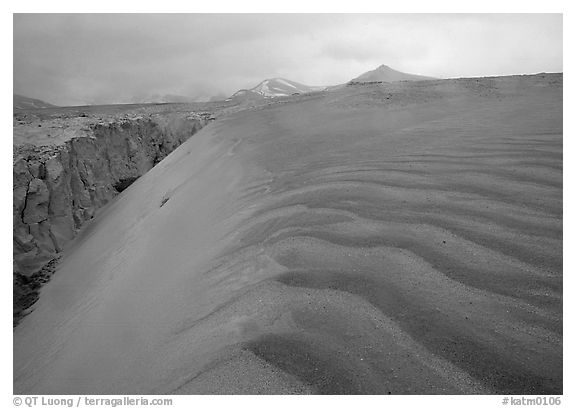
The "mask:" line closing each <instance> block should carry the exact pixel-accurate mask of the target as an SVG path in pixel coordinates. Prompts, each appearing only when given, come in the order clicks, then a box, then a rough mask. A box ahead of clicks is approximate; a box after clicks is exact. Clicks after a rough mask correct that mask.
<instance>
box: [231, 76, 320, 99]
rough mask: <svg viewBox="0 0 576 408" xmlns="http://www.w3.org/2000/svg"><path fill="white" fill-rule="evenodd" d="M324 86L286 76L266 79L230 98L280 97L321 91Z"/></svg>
mask: <svg viewBox="0 0 576 408" xmlns="http://www.w3.org/2000/svg"><path fill="white" fill-rule="evenodd" d="M324 88H325V87H323V86H308V85H304V84H301V83H299V82H295V81H291V80H289V79H284V78H272V79H265V80H264V81H262V82H260V83H259V84H258V85H256V86H255V87H254V88H252V89H241V90H240V91H238V92H236V93H235V94H234V95H232V96H231V97H230V98H228V100H231V99H233V98H242V99H261V98H278V97H280V96H289V95H294V94H302V93H308V92H314V91H321V90H322V89H324Z"/></svg>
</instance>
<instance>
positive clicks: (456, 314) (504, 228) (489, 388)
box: [14, 74, 563, 394]
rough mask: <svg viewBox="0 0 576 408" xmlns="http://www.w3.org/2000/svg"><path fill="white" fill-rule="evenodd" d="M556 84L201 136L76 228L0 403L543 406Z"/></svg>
mask: <svg viewBox="0 0 576 408" xmlns="http://www.w3.org/2000/svg"><path fill="white" fill-rule="evenodd" d="M562 164H563V163H562V75H561V74H548V75H538V76H522V77H502V78H485V79H465V80H447V81H427V82H416V83H399V84H380V85H358V86H348V87H346V88H344V89H341V90H339V91H337V92H333V93H323V94H317V95H308V96H302V97H298V98H293V100H291V101H289V102H285V103H274V104H271V105H269V106H266V107H262V108H259V109H254V110H249V111H244V112H239V113H236V114H234V115H233V116H230V117H228V118H225V119H220V120H218V121H217V122H215V123H213V124H211V125H209V126H208V127H206V128H204V129H203V130H202V131H201V132H199V133H198V134H197V135H196V136H194V137H193V138H191V139H190V140H188V141H187V142H186V143H184V144H183V145H182V146H181V147H180V148H178V149H177V150H176V151H175V152H174V153H172V154H171V155H170V156H169V157H168V158H166V159H165V160H164V161H162V162H161V163H160V164H159V165H158V166H157V167H155V168H154V169H153V170H151V171H150V172H149V173H147V174H146V175H145V176H143V177H142V178H141V179H139V180H138V181H137V182H136V183H135V184H133V185H132V186H131V187H130V188H129V189H128V190H126V191H125V192H124V193H122V195H120V196H119V197H118V199H117V200H116V201H115V202H113V203H112V204H111V205H110V206H109V207H108V208H107V209H106V210H105V211H104V212H103V213H102V214H101V215H100V216H99V217H98V218H97V219H96V220H95V222H94V223H93V224H91V225H90V226H89V228H88V229H87V230H85V231H84V233H83V234H82V236H81V237H80V239H79V240H78V241H77V242H76V244H75V245H74V247H73V248H71V249H70V250H69V251H68V252H67V253H66V254H65V257H64V259H63V261H62V263H61V265H60V268H59V270H58V272H57V274H56V275H55V277H54V280H53V281H52V282H50V283H49V284H48V285H47V286H46V287H45V288H44V290H43V293H42V297H41V299H40V301H39V302H38V304H37V307H36V310H35V311H34V312H33V313H32V314H31V315H30V316H29V317H28V318H26V319H25V320H24V321H23V322H22V324H21V325H20V326H19V327H18V328H17V329H16V332H15V339H14V340H15V347H14V353H15V357H14V376H15V379H14V388H15V392H16V393H36V394H43V393H61V394H66V393H76V394H78V393H184V394H185V393H329V394H363V393H370V394H389V393H390V394H403V393H404V394H406V393H412V394H413V393H422V394H424V393H425V394H431V393H432V394H433V393H441V394H453V393H506V394H514V393H520V394H531V393H534V394H551V393H553V394H556V393H562Z"/></svg>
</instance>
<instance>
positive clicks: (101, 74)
mask: <svg viewBox="0 0 576 408" xmlns="http://www.w3.org/2000/svg"><path fill="white" fill-rule="evenodd" d="M381 64H386V65H389V66H391V67H392V68H394V69H397V70H399V71H403V72H408V73H413V74H422V75H429V76H435V77H440V78H450V77H465V76H484V75H507V74H522V73H537V72H543V71H547V72H560V71H562V16H561V15H559V14H531V15H528V14H515V15H510V14H484V15H481V14H475V15H462V14H451V15H439V14H434V15H418V14H404V15H402V14H367V15H362V14H358V15H354V14H336V15H334V14H332V15H328V14H327V15H321V14H316V15H307V14H299V15H298V14H236V15H231V14H146V15H135V14H67V15H58V14H45V15H33V14H16V15H14V93H17V94H21V95H25V96H30V97H33V98H39V99H42V100H45V101H46V102H50V103H54V104H57V105H80V104H93V103H126V102H132V101H138V100H141V99H145V98H150V97H154V96H155V95H159V96H161V95H167V94H170V95H183V96H189V97H193V98H197V99H200V100H201V99H204V100H206V99H208V98H210V97H211V96H214V95H219V94H220V95H230V94H232V93H234V92H235V91H236V90H238V89H241V88H251V87H253V86H255V85H257V84H258V83H259V82H260V81H261V80H263V79H266V78H272V77H283V78H287V79H291V80H294V81H297V82H301V83H304V84H307V85H334V84H339V83H343V82H346V81H348V80H350V79H352V78H354V77H356V76H358V75H359V74H361V73H363V72H365V71H368V70H371V69H374V68H375V67H377V66H379V65H381Z"/></svg>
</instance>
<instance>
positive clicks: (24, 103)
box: [12, 94, 56, 109]
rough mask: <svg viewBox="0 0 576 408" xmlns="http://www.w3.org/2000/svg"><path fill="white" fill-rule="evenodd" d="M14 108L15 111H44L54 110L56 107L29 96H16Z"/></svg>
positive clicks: (14, 96)
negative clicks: (47, 109)
mask: <svg viewBox="0 0 576 408" xmlns="http://www.w3.org/2000/svg"><path fill="white" fill-rule="evenodd" d="M12 107H13V108H14V109H44V108H54V107H56V105H52V104H51V103H48V102H44V101H41V100H40V99H34V98H28V97H27V96H22V95H17V94H14V95H13V104H12Z"/></svg>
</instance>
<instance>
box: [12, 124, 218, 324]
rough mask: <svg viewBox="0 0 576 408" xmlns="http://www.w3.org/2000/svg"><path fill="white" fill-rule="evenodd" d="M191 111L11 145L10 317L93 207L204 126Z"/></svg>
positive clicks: (34, 293)
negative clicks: (43, 142) (53, 141)
mask: <svg viewBox="0 0 576 408" xmlns="http://www.w3.org/2000/svg"><path fill="white" fill-rule="evenodd" d="M211 119H212V118H211V117H210V116H209V115H207V114H204V115H198V114H189V113H188V114H182V113H176V114H169V113H167V114H163V115H152V116H150V117H146V118H144V117H136V118H131V119H121V120H117V121H112V122H109V123H94V124H91V125H90V126H89V131H88V132H85V133H86V134H85V136H80V137H73V138H70V139H69V140H66V141H64V142H63V143H61V144H58V145H51V146H32V145H21V146H16V147H15V151H14V163H13V240H14V241H13V254H14V278H13V281H14V321H15V324H16V323H17V322H18V320H19V319H20V318H21V317H22V316H23V313H24V310H25V309H26V308H28V307H29V306H30V305H31V304H33V303H34V302H35V301H36V300H37V298H38V289H39V287H40V286H41V284H42V283H43V282H45V281H46V280H47V279H49V277H50V275H51V273H52V272H53V270H54V266H55V262H56V260H57V258H58V257H59V253H60V252H61V251H62V250H63V248H64V247H65V246H66V244H67V243H68V242H70V241H71V240H72V239H73V238H74V237H75V235H76V234H77V232H78V231H79V230H80V228H81V227H82V226H83V225H84V224H85V223H86V222H87V221H88V220H90V219H92V218H93V217H94V215H95V214H96V212H97V210H98V209H99V208H101V207H103V206H104V205H105V204H106V203H108V202H109V201H110V200H111V199H112V198H113V197H114V196H116V195H117V194H119V193H120V192H121V191H123V190H124V189H126V188H127V187H128V186H129V185H130V184H131V183H132V182H134V181H135V180H136V179H137V178H138V177H140V176H141V175H143V174H144V173H146V172H147V171H148V170H150V169H151V168H152V167H153V166H154V165H155V164H157V163H158V162H159V161H160V160H162V159H163V158H164V157H166V156H167V155H168V154H169V153H170V152H172V151H173V150H174V149H175V148H177V147H178V146H179V145H180V144H182V143H183V142H184V141H186V140H187V139H188V138H189V137H190V136H192V135H193V134H194V133H196V132H197V131H198V130H199V129H201V128H202V127H203V126H205V125H206V124H207V123H208V121H209V120H211Z"/></svg>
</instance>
